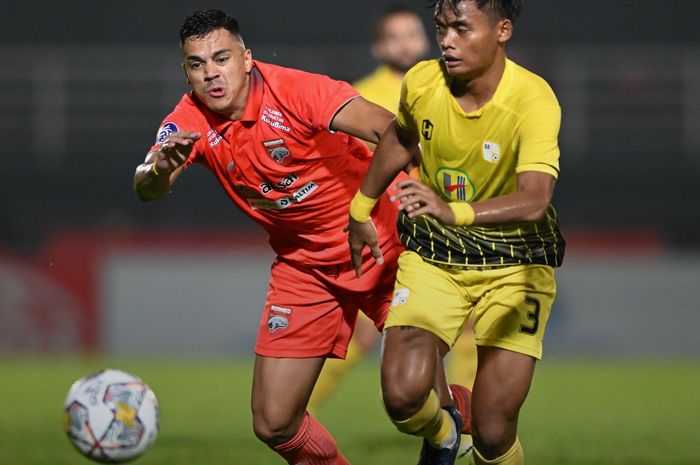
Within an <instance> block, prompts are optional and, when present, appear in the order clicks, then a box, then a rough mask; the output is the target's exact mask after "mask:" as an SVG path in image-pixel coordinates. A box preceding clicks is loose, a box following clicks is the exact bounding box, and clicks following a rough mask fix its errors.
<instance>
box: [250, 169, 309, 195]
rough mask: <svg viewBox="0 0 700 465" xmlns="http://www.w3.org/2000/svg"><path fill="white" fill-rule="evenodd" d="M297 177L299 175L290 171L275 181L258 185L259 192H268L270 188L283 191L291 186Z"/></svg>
mask: <svg viewBox="0 0 700 465" xmlns="http://www.w3.org/2000/svg"><path fill="white" fill-rule="evenodd" d="M298 179H299V176H297V174H296V173H292V174H290V175H289V176H285V177H284V178H282V179H281V180H279V181H277V182H276V183H274V184H273V183H271V182H264V183H262V184H260V186H258V187H259V188H260V192H261V193H262V194H268V193H269V192H270V191H272V190H276V191H285V190H287V189H289V188H290V187H292V185H294V183H295V182H297V180H298Z"/></svg>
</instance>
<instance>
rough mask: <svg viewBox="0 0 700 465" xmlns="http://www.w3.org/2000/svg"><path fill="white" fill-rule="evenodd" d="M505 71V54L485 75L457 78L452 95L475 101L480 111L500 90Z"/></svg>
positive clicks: (500, 55)
mask: <svg viewBox="0 0 700 465" xmlns="http://www.w3.org/2000/svg"><path fill="white" fill-rule="evenodd" d="M505 69H506V57H505V53H498V54H497V55H496V59H495V60H494V61H493V63H492V64H491V66H489V67H488V68H487V69H486V71H485V72H484V73H483V74H480V75H479V76H476V77H473V78H469V77H455V80H454V81H453V83H452V93H453V94H454V95H455V97H464V98H468V99H469V100H473V102H474V103H475V105H476V108H475V109H479V108H481V107H483V106H484V105H486V104H487V103H488V102H489V101H490V100H491V99H492V98H493V94H495V93H496V89H498V84H499V83H500V82H501V78H502V77H503V72H504V71H505Z"/></svg>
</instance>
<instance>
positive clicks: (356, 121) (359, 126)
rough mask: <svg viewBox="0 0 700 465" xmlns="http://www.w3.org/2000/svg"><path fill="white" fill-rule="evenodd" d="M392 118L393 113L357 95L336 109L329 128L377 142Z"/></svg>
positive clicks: (366, 140) (373, 142)
mask: <svg viewBox="0 0 700 465" xmlns="http://www.w3.org/2000/svg"><path fill="white" fill-rule="evenodd" d="M392 119H394V115H392V114H391V113H390V112H388V111H387V110H385V109H384V108H382V107H380V106H379V105H375V104H374V103H372V102H370V101H368V100H365V99H364V98H362V97H357V98H354V99H352V100H350V101H349V102H348V103H347V104H346V105H345V106H344V107H343V108H341V109H340V110H338V113H337V114H336V115H335V117H334V118H333V121H331V129H332V130H334V131H341V132H344V133H346V134H350V135H351V136H355V137H357V138H358V139H362V140H364V141H365V142H370V143H372V144H377V143H378V142H379V138H380V137H382V134H383V133H384V130H386V128H387V126H388V125H389V123H390V122H391V120H392Z"/></svg>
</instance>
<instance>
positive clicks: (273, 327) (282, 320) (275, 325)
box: [267, 315, 289, 333]
mask: <svg viewBox="0 0 700 465" xmlns="http://www.w3.org/2000/svg"><path fill="white" fill-rule="evenodd" d="M287 326H289V320H288V319H287V317H284V316H282V315H270V316H268V317H267V330H268V331H270V332H271V333H274V332H275V331H277V330H278V329H284V328H286V327H287Z"/></svg>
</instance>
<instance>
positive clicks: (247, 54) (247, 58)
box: [243, 48, 253, 73]
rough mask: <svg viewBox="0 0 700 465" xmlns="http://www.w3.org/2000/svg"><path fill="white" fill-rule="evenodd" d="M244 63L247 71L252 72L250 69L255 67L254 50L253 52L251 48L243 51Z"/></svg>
mask: <svg viewBox="0 0 700 465" xmlns="http://www.w3.org/2000/svg"><path fill="white" fill-rule="evenodd" d="M243 63H244V65H245V72H246V73H250V70H251V69H253V52H251V51H250V49H249V48H247V49H245V51H244V52H243Z"/></svg>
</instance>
